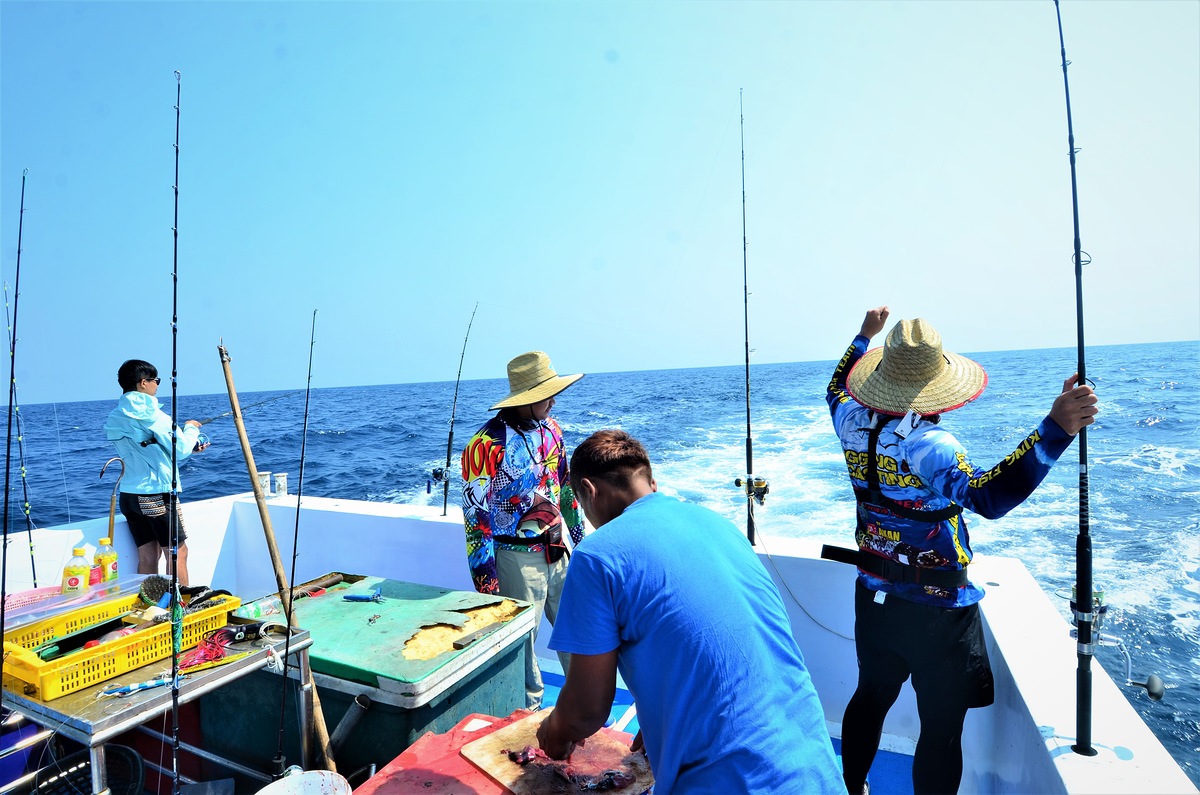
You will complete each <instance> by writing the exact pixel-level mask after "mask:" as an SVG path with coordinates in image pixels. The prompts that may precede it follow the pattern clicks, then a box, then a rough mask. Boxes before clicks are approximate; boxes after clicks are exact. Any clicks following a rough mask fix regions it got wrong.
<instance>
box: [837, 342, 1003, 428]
mask: <svg viewBox="0 0 1200 795" xmlns="http://www.w3.org/2000/svg"><path fill="white" fill-rule="evenodd" d="M986 386H987V372H985V371H984V369H983V367H981V366H980V365H979V364H978V363H977V362H973V361H971V360H970V359H968V358H966V357H965V356H959V355H958V354H956V353H949V352H948V351H943V350H942V336H941V335H940V334H938V333H937V329H935V328H934V327H933V326H932V325H931V324H930V323H929V321H927V320H922V319H920V318H917V319H916V320H901V321H900V322H899V323H897V324H896V325H895V326H893V327H892V330H891V332H889V333H888V335H887V341H886V342H884V344H883V347H882V348H875V349H873V350H869V351H867V352H866V353H864V354H863V357H862V358H861V359H859V360H858V362H856V363H855V365H854V368H853V369H852V370H851V371H850V376H849V378H848V379H847V381H846V389H847V391H848V392H849V393H850V395H851V397H853V398H854V399H855V400H857V401H858V402H859V403H861V404H862V405H864V406H866V407H867V408H869V409H874V410H875V411H878V412H880V413H882V414H893V415H896V416H903V415H905V414H907V413H908V412H909V411H913V412H916V413H917V414H922V415H926V414H940V413H942V412H944V411H950V410H951V409H956V408H959V407H961V406H965V405H966V404H967V403H970V402H971V401H972V400H974V399H975V398H977V397H979V395H980V394H981V393H982V392H983V388H984V387H986Z"/></svg>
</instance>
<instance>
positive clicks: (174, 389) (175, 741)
mask: <svg viewBox="0 0 1200 795" xmlns="http://www.w3.org/2000/svg"><path fill="white" fill-rule="evenodd" d="M181 96H182V79H181V75H180V74H179V71H178V70H176V71H175V182H174V184H173V185H172V186H171V187H172V189H173V190H174V192H175V219H174V223H172V225H171V238H172V255H171V530H170V533H171V538H170V541H171V792H172V794H173V795H179V790H180V783H179V654H180V652H181V651H182V647H183V606H182V605H181V604H180V603H179V474H178V469H177V465H178V462H177V459H178V455H179V453H178V443H177V441H176V437H177V435H178V432H179V428H178V425H177V424H176V423H178V421H179V420H178V419H177V418H176V411H177V408H176V407H177V406H178V405H179V396H178V389H179V383H178V376H179V369H178V367H179V353H178V345H179V106H180V104H181V103H180V100H181Z"/></svg>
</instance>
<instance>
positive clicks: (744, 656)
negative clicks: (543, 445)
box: [538, 430, 845, 795]
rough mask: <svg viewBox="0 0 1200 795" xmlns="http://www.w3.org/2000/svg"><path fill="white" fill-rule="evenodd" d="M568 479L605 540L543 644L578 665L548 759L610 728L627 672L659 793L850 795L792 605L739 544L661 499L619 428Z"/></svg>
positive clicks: (579, 559)
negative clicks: (795, 629) (619, 681)
mask: <svg viewBox="0 0 1200 795" xmlns="http://www.w3.org/2000/svg"><path fill="white" fill-rule="evenodd" d="M571 484H572V486H573V487H574V489H575V493H576V496H577V498H578V499H579V502H580V504H581V505H582V506H583V509H584V512H585V513H586V514H587V517H588V519H589V520H590V521H591V523H592V525H593V526H595V527H596V528H597V531H596V532H595V533H593V534H591V535H589V536H588V537H587V538H585V539H584V540H583V541H582V542H581V543H580V544H579V546H577V547H576V548H575V552H574V555H573V557H572V560H571V567H570V569H569V570H568V572H567V581H566V584H565V586H564V588H563V594H562V601H561V602H560V604H559V613H558V621H557V623H556V624H555V625H554V634H553V636H552V637H551V640H550V647H551V648H553V649H555V650H556V651H561V652H569V653H570V654H571V668H570V670H569V671H568V673H567V680H566V684H565V685H564V686H563V690H562V693H561V694H560V695H559V698H558V705H557V706H556V707H555V709H554V712H553V713H551V715H550V717H549V718H547V719H546V720H545V721H544V722H543V723H542V725H541V727H540V728H539V730H538V742H539V743H540V745H541V747H542V749H543V750H544V751H545V752H546V753H547V754H548V755H549V756H551V757H553V758H556V759H562V758H565V757H566V756H567V755H569V754H570V752H571V750H572V749H573V748H574V747H575V745H576V744H577V743H581V742H582V741H583V740H585V739H586V738H587V737H590V736H591V735H592V734H594V733H595V732H596V731H598V730H599V729H600V728H601V727H602V726H603V725H604V721H605V719H606V718H607V717H608V714H609V711H610V710H611V708H612V702H613V695H614V693H615V690H616V678H617V671H618V670H620V673H621V676H622V677H623V679H624V681H625V683H626V685H627V686H628V687H629V691H630V692H631V693H632V694H633V697H634V700H635V701H636V704H637V711H638V722H639V723H640V725H641V727H642V731H641V732H639V734H638V737H637V738H636V739H635V740H634V748H635V749H637V748H641V747H644V749H645V751H646V755H647V756H648V757H649V760H650V766H651V768H652V769H653V771H654V777H655V786H654V791H655V793H656V795H670V793H673V792H678V793H683V792H686V793H689V794H690V793H712V794H713V795H736V794H737V793H747V794H749V793H763V794H764V795H765V794H766V793H805V794H806V795H807V793H839V794H840V793H844V792H845V788H844V786H843V784H842V777H841V773H840V771H839V768H838V763H837V760H836V758H835V756H834V753H833V746H832V744H831V743H830V739H829V733H828V731H827V730H826V728H825V719H824V712H823V711H822V708H821V703H820V701H819V700H818V699H817V694H816V691H815V690H814V689H813V684H812V680H811V679H810V677H809V674H808V669H807V668H806V667H805V665H804V657H803V655H802V654H801V653H800V649H799V647H798V646H797V645H796V641H795V639H794V638H793V637H792V632H791V625H790V623H789V621H788V616H787V612H786V611H785V610H784V607H783V601H782V599H781V598H780V596H779V591H778V590H777V589H776V587H775V584H774V582H773V581H772V580H771V577H770V575H769V574H767V571H766V569H765V568H763V565H762V563H760V562H759V560H758V558H757V556H756V555H755V554H754V551H753V549H752V548H751V547H750V543H749V542H748V541H747V540H746V538H745V537H744V536H742V534H741V533H740V532H739V531H738V530H737V528H735V527H734V526H733V524H731V523H730V522H729V521H727V520H726V519H724V518H722V517H721V516H718V515H717V514H715V513H713V512H712V511H709V510H707V509H705V508H701V507H699V506H695V505H688V504H686V503H683V502H680V501H679V500H677V499H675V498H673V497H668V496H666V495H663V494H659V493H657V491H658V486H657V484H656V483H655V482H654V478H653V476H652V474H651V470H650V459H649V456H648V455H647V453H646V449H645V448H644V447H643V446H642V445H641V443H639V442H638V441H637V440H636V439H634V438H632V437H631V436H629V434H627V433H625V432H624V431H616V430H605V431H599V432H597V433H595V434H593V435H592V436H590V437H589V438H588V439H587V440H586V441H584V442H583V444H581V445H580V446H579V447H578V448H577V449H576V450H575V453H574V455H573V456H572V457H571Z"/></svg>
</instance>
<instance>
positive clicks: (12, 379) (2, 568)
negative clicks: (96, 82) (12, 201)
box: [0, 169, 32, 670]
mask: <svg viewBox="0 0 1200 795" xmlns="http://www.w3.org/2000/svg"><path fill="white" fill-rule="evenodd" d="M28 176H29V169H25V170H24V171H22V172H21V217H20V219H19V220H18V221H17V270H16V278H15V281H14V287H13V320H12V329H11V339H10V344H9V348H8V441H7V444H6V449H5V453H4V541H3V543H2V544H0V636H3V630H4V627H5V626H7V625H6V624H5V621H4V619H5V604H4V603H5V602H7V601H8V510H9V503H8V495H9V476H10V475H11V473H12V426H13V404H14V403H16V400H17V376H16V368H17V302H18V300H20V298H21V233H22V232H24V230H25V179H26V177H28ZM30 537H31V538H32V536H30ZM31 548H32V546H31ZM5 656H7V655H5ZM2 669H3V657H0V670H2Z"/></svg>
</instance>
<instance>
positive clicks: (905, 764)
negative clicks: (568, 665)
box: [542, 662, 913, 795]
mask: <svg viewBox="0 0 1200 795" xmlns="http://www.w3.org/2000/svg"><path fill="white" fill-rule="evenodd" d="M551 667H553V666H551V665H546V664H545V663H544V662H543V667H542V683H543V684H544V685H545V687H546V692H545V693H544V694H543V696H542V705H543V706H546V707H552V706H554V704H555V703H557V701H558V693H559V691H560V690H562V686H563V675H562V674H561V673H559V672H558V671H556V670H547V669H548V668H551ZM632 707H633V696H631V695H630V694H629V691H628V690H626V689H625V688H623V687H622V688H618V689H617V697H616V699H615V700H614V702H613V709H612V712H611V713H609V716H608V720H607V721H605V723H604V725H605V726H609V727H612V728H614V729H618V730H620V731H623V732H628V733H629V734H637V733H638V729H639V726H638V720H637V711H636V710H634V709H631V708H632ZM833 750H834V752H835V753H837V754H838V761H839V762H841V753H842V741H841V740H840V739H838V738H837V737H835V738H833ZM870 781H871V789H872V791H873V792H876V793H880V794H881V795H882V794H883V793H886V794H887V795H912V791H913V787H912V757H911V756H908V755H906V754H898V753H894V752H892V751H880V752H879V753H878V754H876V755H875V764H873V765H872V766H871V775H870Z"/></svg>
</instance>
